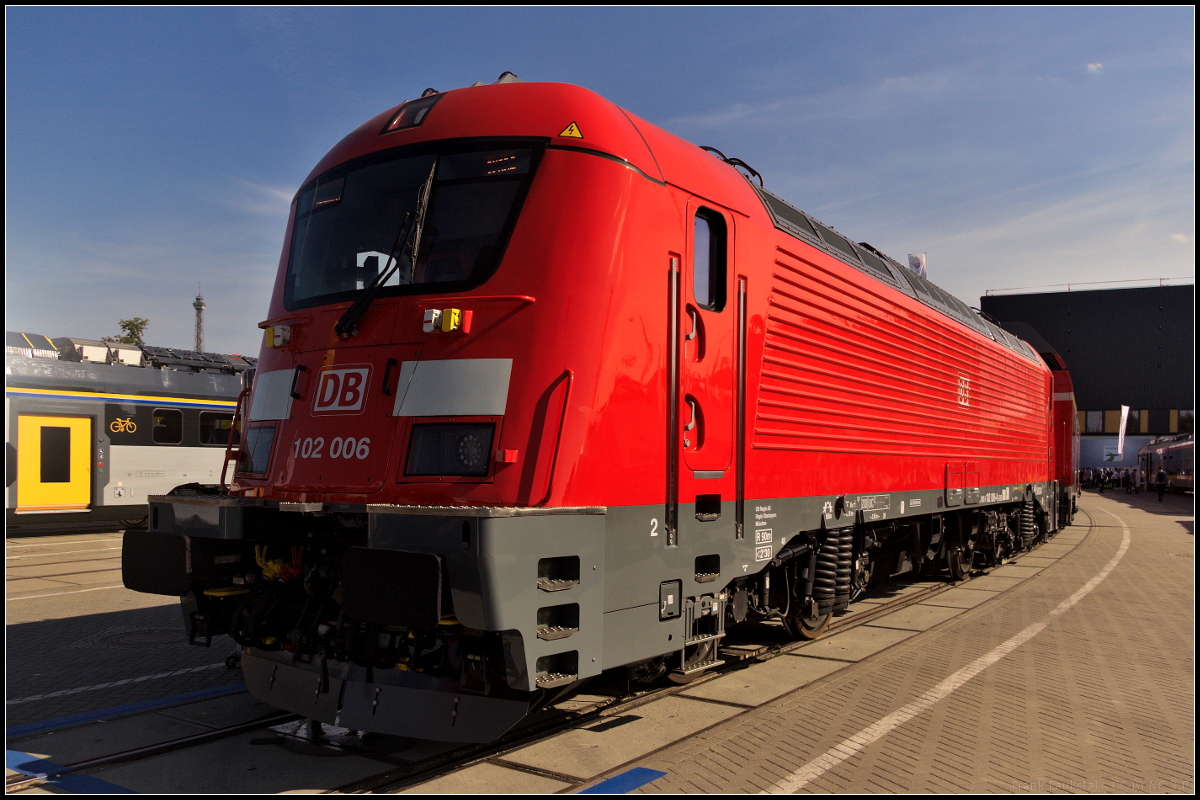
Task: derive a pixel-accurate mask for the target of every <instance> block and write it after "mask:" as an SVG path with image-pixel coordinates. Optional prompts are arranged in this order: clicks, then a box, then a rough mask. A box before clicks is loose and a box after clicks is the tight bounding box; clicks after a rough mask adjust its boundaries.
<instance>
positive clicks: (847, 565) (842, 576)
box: [830, 528, 854, 611]
mask: <svg viewBox="0 0 1200 800" xmlns="http://www.w3.org/2000/svg"><path fill="white" fill-rule="evenodd" d="M830 538H831V539H832V538H833V537H832V536H831V537H830ZM837 541H838V557H837V585H836V586H835V587H834V599H833V610H834V611H842V610H844V609H845V608H846V607H847V606H849V605H850V576H851V573H852V572H853V570H854V529H853V528H846V529H844V530H843V531H842V532H841V534H840V535H839V536H838V539H837Z"/></svg>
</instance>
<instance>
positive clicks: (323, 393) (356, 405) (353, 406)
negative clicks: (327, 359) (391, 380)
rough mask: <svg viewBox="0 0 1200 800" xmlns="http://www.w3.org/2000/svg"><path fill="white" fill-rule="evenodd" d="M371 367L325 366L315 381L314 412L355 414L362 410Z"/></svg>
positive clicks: (369, 381) (369, 380)
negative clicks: (319, 377) (318, 378)
mask: <svg viewBox="0 0 1200 800" xmlns="http://www.w3.org/2000/svg"><path fill="white" fill-rule="evenodd" d="M370 384H371V367H370V366H362V367H336V368H334V367H326V368H325V369H323V370H321V379H320V380H319V381H318V382H317V396H316V398H315V399H314V401H313V413H314V414H357V413H360V412H361V411H362V410H363V405H364V404H365V402H366V399H367V387H368V386H370Z"/></svg>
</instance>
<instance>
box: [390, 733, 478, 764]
mask: <svg viewBox="0 0 1200 800" xmlns="http://www.w3.org/2000/svg"><path fill="white" fill-rule="evenodd" d="M395 738H396V739H397V745H399V746H398V747H397V748H396V749H394V750H391V751H389V752H388V755H389V756H390V757H392V758H399V759H401V760H402V761H410V762H412V763H414V764H415V763H416V762H418V761H424V760H426V759H429V758H433V757H434V756H440V755H441V754H442V753H449V752H450V751H451V750H457V749H458V748H460V747H462V745H461V744H460V743H458V742H435V741H433V740H432V739H409V738H406V737H403V736H397V737H395Z"/></svg>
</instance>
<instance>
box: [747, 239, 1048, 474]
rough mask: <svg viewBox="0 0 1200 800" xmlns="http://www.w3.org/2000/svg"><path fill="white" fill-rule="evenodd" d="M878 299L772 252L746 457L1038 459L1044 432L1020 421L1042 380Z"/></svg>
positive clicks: (877, 289)
mask: <svg viewBox="0 0 1200 800" xmlns="http://www.w3.org/2000/svg"><path fill="white" fill-rule="evenodd" d="M851 274H853V273H851ZM885 291H886V290H884V288H883V287H882V286H878V285H867V284H865V283H863V282H861V281H858V282H856V281H852V280H851V279H849V278H847V277H843V276H842V275H839V273H837V272H835V271H833V270H832V269H827V268H824V267H821V266H819V265H817V264H816V263H814V262H813V261H808V260H806V259H803V258H801V257H800V256H798V255H796V254H793V253H789V252H787V251H785V250H782V249H781V250H778V251H777V252H776V261H775V269H774V276H773V282H772V287H771V299H770V307H769V313H768V317H767V330H766V346H765V350H764V355H763V367H762V374H761V376H760V386H761V388H760V391H759V396H758V404H757V407H756V408H755V419H754V434H753V439H752V443H753V446H755V447H758V448H768V449H781V450H803V451H810V452H813V453H857V454H867V453H871V454H878V455H905V456H911V455H930V456H939V457H962V458H967V457H993V458H1014V459H1019V458H1038V457H1043V456H1044V455H1045V448H1046V446H1047V442H1046V431H1045V430H1043V429H1041V428H1039V427H1038V426H1036V425H1032V424H1031V423H1027V422H1024V421H1023V420H1033V419H1037V412H1038V411H1040V409H1035V408H1033V407H1031V406H1030V407H1022V405H1021V402H1022V401H1021V400H1020V398H1021V397H1030V398H1033V397H1039V396H1040V390H1039V388H1038V387H1040V386H1041V380H1042V378H1041V373H1039V372H1038V371H1037V370H1036V369H1035V368H1034V367H1033V366H1032V365H1030V364H1028V363H1026V362H1025V361H1023V360H1021V359H1019V358H1017V357H1016V356H1015V355H1013V354H1010V353H1007V352H998V351H996V350H995V349H994V348H992V347H988V346H987V345H985V344H983V343H982V342H980V341H979V340H978V339H977V338H974V337H971V336H970V334H969V333H968V331H967V330H966V329H965V328H962V327H960V326H958V325H956V324H953V323H951V322H950V321H949V320H945V319H943V318H942V317H939V316H937V315H933V314H917V313H912V312H909V311H906V310H905V309H903V308H902V307H901V306H900V305H899V304H898V303H896V302H894V301H892V300H889V299H887V297H886V296H885ZM1031 402H1032V401H1026V402H1025V405H1026V406H1029V404H1030V403H1031Z"/></svg>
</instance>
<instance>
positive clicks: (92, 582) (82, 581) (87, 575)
mask: <svg viewBox="0 0 1200 800" xmlns="http://www.w3.org/2000/svg"><path fill="white" fill-rule="evenodd" d="M61 580H64V581H70V582H71V583H73V584H75V585H76V586H102V585H105V584H112V583H120V582H121V565H120V564H118V565H117V566H115V567H113V568H112V569H106V570H100V571H97V572H78V573H74V574H71V575H64V576H63V577H62V578H61Z"/></svg>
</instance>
